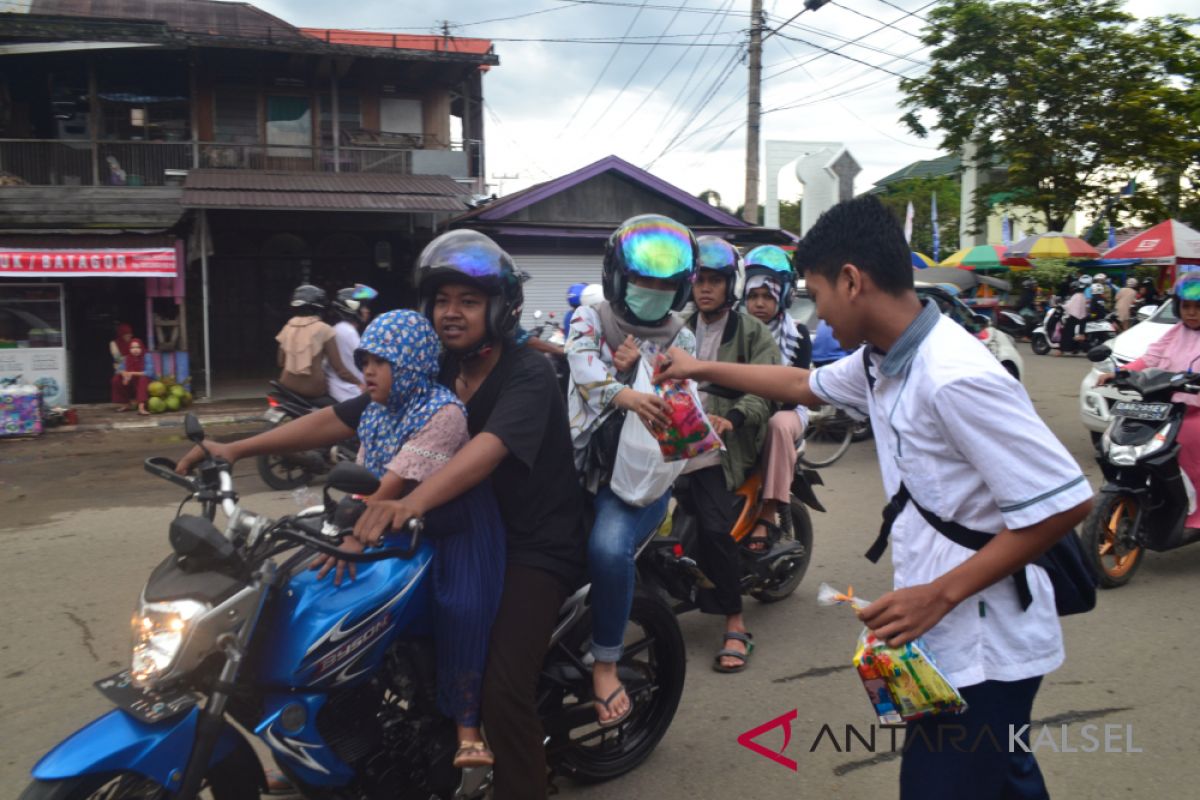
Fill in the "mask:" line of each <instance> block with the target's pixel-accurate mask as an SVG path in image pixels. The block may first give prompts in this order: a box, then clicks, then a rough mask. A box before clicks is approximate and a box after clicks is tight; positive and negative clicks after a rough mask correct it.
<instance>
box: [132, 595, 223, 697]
mask: <svg viewBox="0 0 1200 800" xmlns="http://www.w3.org/2000/svg"><path fill="white" fill-rule="evenodd" d="M210 608H212V606H210V605H209V604H208V603H201V602H198V601H196V600H172V601H169V602H165V603H147V602H145V601H143V602H142V603H141V605H140V606H139V608H138V610H137V613H136V614H134V615H133V666H132V674H133V679H134V680H135V681H136V682H138V683H142V684H145V683H152V682H153V681H154V680H155V679H157V678H158V677H160V676H162V675H163V674H165V673H166V672H167V670H169V669H170V667H171V664H172V663H173V662H174V661H175V659H176V657H177V656H178V655H179V651H180V649H182V647H183V643H184V641H185V640H186V638H187V635H188V631H189V626H190V624H191V622H192V620H194V619H196V618H197V617H199V616H200V615H202V614H204V613H205V612H207V611H208V610H209V609H210Z"/></svg>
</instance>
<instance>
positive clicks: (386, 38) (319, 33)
mask: <svg viewBox="0 0 1200 800" xmlns="http://www.w3.org/2000/svg"><path fill="white" fill-rule="evenodd" d="M300 31H301V32H302V33H303V34H304V35H306V36H311V37H313V38H314V39H319V40H320V41H322V42H326V43H327V44H346V45H352V46H354V47H382V48H385V49H389V50H432V51H434V52H437V53H442V52H445V53H473V54H475V55H487V54H488V53H490V52H491V51H492V42H491V40H490V39H471V38H465V37H462V36H431V35H428V34H414V33H377V32H372V31H353V30H342V29H337V28H301V29H300Z"/></svg>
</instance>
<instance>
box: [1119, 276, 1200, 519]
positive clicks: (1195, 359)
mask: <svg viewBox="0 0 1200 800" xmlns="http://www.w3.org/2000/svg"><path fill="white" fill-rule="evenodd" d="M1171 303H1172V304H1173V305H1174V311H1175V316H1177V317H1178V318H1179V322H1177V323H1175V324H1174V325H1172V326H1171V328H1170V329H1169V330H1168V331H1167V332H1166V333H1165V334H1163V336H1162V338H1160V339H1158V340H1157V341H1155V342H1154V344H1152V345H1150V347H1149V349H1148V350H1146V354H1145V355H1143V356H1142V357H1141V358H1137V359H1134V360H1133V361H1130V362H1129V363H1128V364H1126V365H1125V366H1124V367H1122V369H1125V370H1129V371H1130V372H1137V371H1140V370H1143V369H1165V370H1171V371H1173V372H1192V371H1195V370H1196V368H1197V365H1198V364H1200V272H1187V273H1184V274H1183V275H1182V276H1181V277H1180V278H1179V280H1178V281H1176V283H1175V291H1174V293H1173V295H1172V297H1171ZM1112 378H1113V373H1111V372H1107V373H1105V374H1103V375H1101V376H1100V377H1099V378H1097V379H1096V385H1097V386H1102V385H1104V384H1105V383H1108V381H1110V380H1112ZM1172 400H1174V401H1175V402H1179V403H1185V404H1187V405H1188V406H1190V407H1189V408H1188V410H1187V414H1186V415H1185V416H1184V418H1183V426H1182V427H1181V428H1180V430H1179V437H1178V438H1177V439H1176V441H1178V442H1179V445H1180V450H1179V467H1180V469H1182V470H1183V471H1184V472H1185V473H1186V474H1187V476H1188V478H1189V479H1190V480H1191V482H1192V485H1193V486H1200V397H1197V396H1196V395H1194V394H1189V393H1187V392H1179V393H1177V394H1176V395H1175V396H1174V397H1173V398H1172ZM1184 525H1185V526H1186V527H1187V528H1200V507H1198V508H1197V509H1196V510H1195V511H1193V512H1192V513H1191V515H1189V516H1188V518H1187V521H1186V522H1185V523H1184Z"/></svg>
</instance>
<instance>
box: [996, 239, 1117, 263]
mask: <svg viewBox="0 0 1200 800" xmlns="http://www.w3.org/2000/svg"><path fill="white" fill-rule="evenodd" d="M1004 255H1005V263H1010V262H1011V261H1012V260H1015V259H1030V258H1099V257H1100V251H1099V250H1097V249H1096V248H1094V247H1092V246H1091V245H1090V244H1088V243H1087V242H1085V241H1084V240H1083V239H1080V238H1079V237H1078V236H1068V235H1067V234H1065V233H1035V234H1033V235H1032V236H1026V237H1025V238H1024V239H1022V240H1021V241H1019V242H1017V243H1016V244H1013V245H1009V248H1008V250H1007V252H1005V254H1004Z"/></svg>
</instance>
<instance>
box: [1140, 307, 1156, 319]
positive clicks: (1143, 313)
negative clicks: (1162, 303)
mask: <svg viewBox="0 0 1200 800" xmlns="http://www.w3.org/2000/svg"><path fill="white" fill-rule="evenodd" d="M1155 311H1158V306H1142V307H1141V308H1139V309H1138V312H1137V318H1138V319H1139V320H1141V321H1142V322H1145V321H1146V320H1148V319H1150V318H1151V317H1153V316H1154V312H1155Z"/></svg>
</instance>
